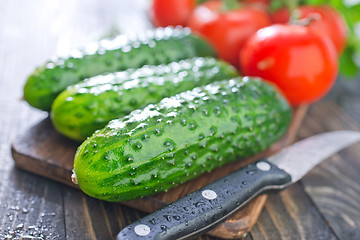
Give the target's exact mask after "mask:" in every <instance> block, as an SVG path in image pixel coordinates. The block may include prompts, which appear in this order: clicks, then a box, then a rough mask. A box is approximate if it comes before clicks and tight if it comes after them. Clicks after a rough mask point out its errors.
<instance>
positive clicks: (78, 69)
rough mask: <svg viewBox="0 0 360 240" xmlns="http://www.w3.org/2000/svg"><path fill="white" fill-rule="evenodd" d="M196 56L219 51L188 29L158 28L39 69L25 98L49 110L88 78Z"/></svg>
mask: <svg viewBox="0 0 360 240" xmlns="http://www.w3.org/2000/svg"><path fill="white" fill-rule="evenodd" d="M196 56H199V57H206V56H215V52H214V50H213V49H212V47H210V45H209V44H207V43H206V42H205V41H204V40H202V39H200V38H199V37H196V36H194V35H193V34H191V33H190V30H189V29H187V28H184V29H183V28H158V29H155V30H154V31H148V32H146V33H145V34H143V35H138V36H137V37H136V38H126V37H125V36H120V37H118V38H116V39H114V40H112V41H109V40H103V41H101V42H100V43H99V44H97V45H89V46H88V47H87V48H85V49H83V50H77V51H74V52H73V53H72V54H71V55H70V56H68V57H63V58H57V59H55V60H53V61H49V62H47V63H45V64H44V65H43V66H41V67H38V68H37V69H35V71H34V72H33V73H32V74H31V75H30V76H29V78H28V79H27V81H26V83H25V86H24V98H25V100H26V101H27V102H28V103H29V104H30V105H31V106H33V107H36V108H39V109H42V110H45V111H49V110H50V108H51V104H52V102H53V101H54V99H55V97H56V96H57V95H58V94H59V93H60V92H61V91H63V90H64V89H65V88H66V87H67V86H70V85H72V84H75V83H77V82H79V81H81V80H83V79H85V78H88V77H93V76H96V75H99V74H103V73H110V72H115V71H123V70H126V69H128V68H139V67H142V66H144V65H158V64H164V63H170V62H174V61H178V60H181V59H186V58H191V57H196Z"/></svg>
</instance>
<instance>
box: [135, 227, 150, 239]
mask: <svg viewBox="0 0 360 240" xmlns="http://www.w3.org/2000/svg"><path fill="white" fill-rule="evenodd" d="M134 232H135V233H136V234H137V235H139V236H142V237H145V236H147V235H149V233H150V227H149V226H147V225H145V224H139V225H136V226H135V228H134Z"/></svg>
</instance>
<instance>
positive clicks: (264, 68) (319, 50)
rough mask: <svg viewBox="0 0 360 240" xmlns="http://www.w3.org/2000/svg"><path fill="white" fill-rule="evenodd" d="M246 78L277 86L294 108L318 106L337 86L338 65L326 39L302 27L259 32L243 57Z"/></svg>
mask: <svg viewBox="0 0 360 240" xmlns="http://www.w3.org/2000/svg"><path fill="white" fill-rule="evenodd" d="M240 62H241V67H242V71H243V74H244V75H249V76H257V77H261V78H263V79H266V80H268V81H271V82H274V83H275V84H276V85H277V86H278V87H279V88H280V89H281V90H282V92H283V93H284V95H285V96H286V97H287V99H288V100H289V102H290V104H292V105H293V106H296V105H300V104H306V103H311V102H314V101H316V100H318V99H320V98H321V97H322V96H324V95H325V94H326V93H327V92H328V91H329V90H330V88H331V87H332V85H333V84H334V81H335V78H336V75H337V71H338V61H337V54H336V49H335V47H334V45H333V44H332V43H331V40H330V39H329V37H328V36H326V35H321V34H319V33H317V32H316V31H314V30H313V29H311V28H308V27H305V26H299V25H285V24H276V25H272V26H270V27H266V28H263V29H261V30H259V31H257V32H256V33H255V34H254V35H253V36H252V37H251V38H250V39H249V40H248V41H247V42H246V44H245V46H244V49H243V51H242V53H241V56H240Z"/></svg>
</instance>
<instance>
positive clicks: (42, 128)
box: [12, 106, 307, 239]
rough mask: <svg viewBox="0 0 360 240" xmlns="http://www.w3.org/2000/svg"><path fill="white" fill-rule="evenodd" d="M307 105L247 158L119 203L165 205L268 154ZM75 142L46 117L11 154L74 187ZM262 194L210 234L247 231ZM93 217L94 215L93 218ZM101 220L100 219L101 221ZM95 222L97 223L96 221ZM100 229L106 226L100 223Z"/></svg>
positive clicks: (144, 207)
mask: <svg viewBox="0 0 360 240" xmlns="http://www.w3.org/2000/svg"><path fill="white" fill-rule="evenodd" d="M306 109H307V106H302V107H299V108H296V109H295V110H294V114H293V121H292V123H291V125H290V128H289V130H288V132H287V134H286V135H285V136H284V137H283V138H282V139H281V140H280V141H278V142H277V143H275V144H274V145H273V146H272V147H271V148H269V149H268V150H266V151H264V152H262V153H260V154H258V155H256V156H254V157H251V158H248V159H243V160H241V161H238V162H234V163H231V164H227V165H225V166H223V167H221V168H219V169H215V170H213V171H212V172H211V173H205V174H203V175H201V176H199V177H198V178H196V179H194V180H191V181H189V182H187V183H184V184H181V185H180V186H178V187H176V188H173V189H170V190H169V191H168V192H166V193H160V194H157V195H155V196H150V197H145V198H142V199H135V200H131V201H126V202H122V204H125V205H127V206H130V207H133V208H135V209H138V210H140V211H144V212H148V213H150V212H154V211H155V210H157V209H159V208H161V207H164V206H165V205H167V204H169V203H171V202H174V201H176V200H177V199H179V198H181V197H184V196H186V195H187V194H189V193H191V192H193V191H196V190H198V189H199V188H201V187H203V186H206V185H207V184H209V183H211V182H213V181H216V180H217V179H220V178H221V177H224V176H226V175H227V174H229V173H231V172H233V171H235V170H237V169H239V168H241V167H243V166H245V165H247V164H249V163H250V162H253V161H254V160H256V159H259V158H261V157H265V156H269V155H271V154H273V153H274V152H277V151H279V150H280V149H281V148H283V147H284V146H286V145H288V144H290V143H291V141H293V139H294V138H295V137H296V134H297V131H298V128H299V126H300V123H301V121H302V119H303V117H304V115H305V113H306ZM78 146H79V144H78V143H76V142H74V141H71V140H69V139H67V138H65V137H63V136H61V135H60V134H59V133H57V132H56V131H55V129H54V128H53V126H52V124H51V121H50V119H49V118H46V119H44V120H42V121H41V122H40V123H39V124H36V125H35V126H34V127H32V128H30V129H29V130H28V131H25V132H24V134H21V135H20V136H18V137H17V138H16V139H15V141H14V143H13V145H12V156H13V159H14V161H15V163H16V166H17V167H19V168H21V169H24V170H27V171H30V172H32V173H35V174H38V175H41V176H44V177H47V178H50V179H53V180H55V181H59V182H62V183H65V184H67V185H69V186H72V187H75V186H76V185H74V184H73V183H72V182H71V174H72V168H73V159H74V156H75V151H76V149H77V147H78ZM265 201H266V196H265V195H263V196H259V197H258V198H256V199H255V200H254V201H252V202H250V203H249V204H247V206H246V207H244V208H243V209H242V210H240V211H239V212H238V213H236V214H234V215H233V216H231V217H230V219H229V220H227V221H225V222H224V223H221V224H220V226H218V227H217V228H216V229H214V230H212V231H210V232H209V234H210V235H212V236H216V237H222V238H228V239H230V238H239V237H241V236H243V235H244V233H247V232H248V231H249V230H250V229H251V227H252V226H253V225H254V223H255V222H256V220H257V218H258V216H259V214H260V212H261V209H262V207H263V205H264V203H265ZM94 219H95V218H94ZM101 223H103V222H101ZM97 225H98V224H97ZM103 227H104V228H105V227H106V226H103Z"/></svg>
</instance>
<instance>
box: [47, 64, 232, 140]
mask: <svg viewBox="0 0 360 240" xmlns="http://www.w3.org/2000/svg"><path fill="white" fill-rule="evenodd" d="M236 76H238V74H237V72H236V70H235V68H233V67H232V66H231V65H229V64H227V63H225V62H221V61H218V60H215V59H214V58H192V59H187V60H181V61H180V62H173V63H170V64H168V65H158V66H153V65H149V66H144V67H142V68H140V69H137V70H134V69H129V70H127V71H123V72H118V73H112V74H108V75H100V76H96V77H93V78H90V79H87V80H86V81H84V82H82V83H78V84H76V85H73V86H70V87H68V88H67V90H65V91H63V92H62V93H61V94H60V95H59V96H58V97H57V98H56V99H55V101H54V103H53V105H52V109H51V118H52V121H53V124H54V126H55V128H56V129H57V130H58V131H59V132H60V133H62V134H64V135H65V136H67V137H69V138H72V139H74V140H77V141H83V140H85V139H86V138H87V137H89V136H91V134H93V133H94V132H95V130H97V129H100V128H103V127H105V125H106V124H107V123H108V122H109V121H110V120H113V119H115V118H119V117H124V116H125V115H127V114H129V113H130V112H131V111H133V110H135V109H138V108H143V107H145V106H146V105H148V104H150V103H157V102H159V101H160V100H161V99H163V98H164V97H169V96H173V95H175V94H177V93H180V92H183V91H186V90H190V89H193V88H195V87H197V86H202V85H206V84H209V83H211V82H214V81H216V80H224V79H231V78H233V77H236Z"/></svg>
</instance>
